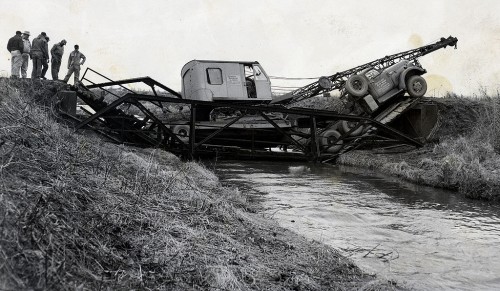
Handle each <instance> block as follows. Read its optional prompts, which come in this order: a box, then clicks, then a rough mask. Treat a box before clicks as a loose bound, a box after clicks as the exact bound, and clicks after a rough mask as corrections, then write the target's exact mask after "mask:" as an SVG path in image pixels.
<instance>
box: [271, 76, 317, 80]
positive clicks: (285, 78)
mask: <svg viewBox="0 0 500 291" xmlns="http://www.w3.org/2000/svg"><path fill="white" fill-rule="evenodd" d="M269 78H271V79H280V80H318V79H319V78H320V77H313V78H287V77H277V76H269Z"/></svg>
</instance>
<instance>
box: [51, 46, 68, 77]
mask: <svg viewBox="0 0 500 291" xmlns="http://www.w3.org/2000/svg"><path fill="white" fill-rule="evenodd" d="M65 45H66V40H65V39H63V40H61V41H60V42H58V43H56V44H54V46H53V47H52V48H51V49H50V55H51V57H52V60H51V66H52V67H51V69H50V70H51V72H52V80H59V69H60V68H61V61H62V56H63V54H64V46H65Z"/></svg>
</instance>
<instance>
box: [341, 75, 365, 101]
mask: <svg viewBox="0 0 500 291" xmlns="http://www.w3.org/2000/svg"><path fill="white" fill-rule="evenodd" d="M345 89H346V91H347V93H349V94H351V95H352V96H354V97H363V96H365V95H366V94H368V80H367V79H366V78H365V77H363V76H361V75H352V76H350V77H349V79H347V82H346V83H345Z"/></svg>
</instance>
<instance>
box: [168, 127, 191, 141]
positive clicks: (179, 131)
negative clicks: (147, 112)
mask: <svg viewBox="0 0 500 291" xmlns="http://www.w3.org/2000/svg"><path fill="white" fill-rule="evenodd" d="M172 132H173V133H174V134H175V135H177V137H178V138H179V139H180V140H181V141H182V142H184V143H188V142H189V125H187V124H179V125H176V126H174V127H173V128H172Z"/></svg>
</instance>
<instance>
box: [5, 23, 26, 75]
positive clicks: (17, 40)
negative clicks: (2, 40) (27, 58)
mask: <svg viewBox="0 0 500 291" xmlns="http://www.w3.org/2000/svg"><path fill="white" fill-rule="evenodd" d="M23 49H24V43H23V39H22V37H21V32H20V31H16V35H14V36H13V37H11V38H10V39H9V42H8V43H7V50H8V51H9V52H10V55H11V58H10V63H11V78H19V70H20V69H21V65H22V64H23V57H22V52H23Z"/></svg>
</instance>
